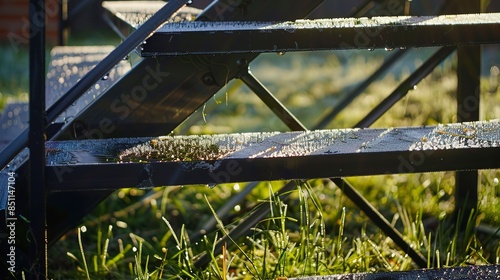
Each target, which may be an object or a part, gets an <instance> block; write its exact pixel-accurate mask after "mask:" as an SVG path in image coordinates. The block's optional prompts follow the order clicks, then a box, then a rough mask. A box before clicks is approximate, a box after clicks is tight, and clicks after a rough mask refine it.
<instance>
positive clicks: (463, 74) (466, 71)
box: [453, 0, 481, 230]
mask: <svg viewBox="0 0 500 280" xmlns="http://www.w3.org/2000/svg"><path fill="white" fill-rule="evenodd" d="M455 3H456V6H455V7H453V9H454V12H457V13H479V12H480V11H481V1H479V0H473V1H455ZM457 59H458V61H457V80H458V85H457V122H467V121H477V120H479V104H480V79H481V46H467V47H459V48H458V50H457ZM455 176H456V178H455V182H456V185H455V213H454V219H455V222H456V223H457V225H458V226H459V227H460V228H461V229H462V230H463V229H465V228H466V226H467V222H468V221H469V218H470V217H471V215H472V214H475V213H474V212H475V211H476V210H477V207H478V193H477V192H478V183H479V174H478V171H477V170H470V171H460V172H457V173H456V175H455Z"/></svg>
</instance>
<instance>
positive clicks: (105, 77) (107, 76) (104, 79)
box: [101, 73, 109, 81]
mask: <svg viewBox="0 0 500 280" xmlns="http://www.w3.org/2000/svg"><path fill="white" fill-rule="evenodd" d="M107 79H109V73H107V74H105V75H104V76H102V78H101V80H103V81H106V80H107Z"/></svg>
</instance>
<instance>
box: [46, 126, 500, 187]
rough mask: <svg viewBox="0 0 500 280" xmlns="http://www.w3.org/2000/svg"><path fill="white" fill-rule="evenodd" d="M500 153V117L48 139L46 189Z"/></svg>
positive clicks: (391, 165)
mask: <svg viewBox="0 0 500 280" xmlns="http://www.w3.org/2000/svg"><path fill="white" fill-rule="evenodd" d="M499 156H500V122H499V121H497V120H495V121H487V122H486V121H481V122H471V123H463V124H448V125H439V126H433V127H413V128H389V129H341V130H321V131H308V132H287V133H277V132H276V133H245V134H227V135H213V136H167V137H158V138H122V139H108V140H84V141H54V142H52V141H51V142H47V182H48V186H47V188H48V190H50V191H70V190H104V189H106V190H112V189H118V188H122V187H139V188H151V187H155V186H168V185H188V184H208V185H214V184H219V183H228V182H245V181H255V180H260V181H265V180H288V179H313V178H327V177H345V176H359V175H378V174H395V173H419V172H433V171H451V170H469V169H490V168H499V167H500V161H499V160H498V158H499ZM62 169H66V172H64V173H61V170H62ZM66 173H67V174H66ZM89 174H92V176H89Z"/></svg>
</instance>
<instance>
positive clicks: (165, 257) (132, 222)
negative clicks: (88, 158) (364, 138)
mask: <svg viewBox="0 0 500 280" xmlns="http://www.w3.org/2000/svg"><path fill="white" fill-rule="evenodd" d="M2 49H3V47H2ZM389 54H390V53H388V52H385V51H373V52H368V51H363V52H362V51H359V52H349V53H347V52H318V53H295V54H292V53H288V54H285V55H281V56H280V55H276V54H266V55H261V56H260V57H259V58H258V59H257V61H255V62H254V63H253V64H252V72H253V73H254V74H255V75H256V76H257V77H258V78H260V79H261V80H262V82H263V83H264V84H265V85H266V86H267V87H268V88H269V89H270V90H271V91H272V92H273V93H275V95H276V97H277V98H278V99H280V100H281V101H282V102H283V103H284V104H285V105H286V106H287V107H288V108H289V109H290V110H291V111H292V112H293V113H294V114H296V116H297V117H298V118H299V119H300V120H301V121H302V122H303V123H304V124H305V125H306V126H307V127H313V126H314V125H315V123H316V122H317V121H319V120H320V119H321V117H322V116H323V115H324V114H325V113H326V112H327V111H328V109H329V108H331V107H332V106H335V104H336V102H338V100H339V98H341V97H342V96H343V94H346V92H347V91H348V90H349V89H350V88H352V87H353V86H355V85H356V84H358V83H359V82H361V81H362V80H363V77H366V76H367V75H369V74H370V73H371V72H373V71H374V70H375V69H376V68H377V67H378V66H379V65H380V64H381V63H382V62H383V59H384V57H386V56H387V55H389ZM430 54H431V50H429V49H420V50H417V51H415V52H411V54H409V55H407V56H406V57H405V59H404V63H402V64H400V65H397V66H396V67H395V69H393V70H392V71H390V73H389V74H387V75H386V76H385V77H384V78H383V79H380V80H378V81H376V82H374V83H373V84H372V85H371V86H370V87H369V88H368V89H367V90H366V91H365V93H364V94H363V95H361V96H360V97H358V98H357V99H356V100H355V101H354V102H353V103H352V104H351V105H349V106H348V107H347V108H346V109H345V110H344V111H343V112H342V113H341V114H339V115H338V116H337V117H336V118H335V119H334V120H333V121H332V122H330V124H329V126H328V127H327V128H344V127H351V126H353V125H354V124H355V123H356V122H357V121H359V120H360V119H361V118H363V116H364V115H365V114H367V113H368V112H369V110H370V108H373V107H374V106H375V105H376V104H378V102H380V101H381V100H382V99H383V98H385V97H386V96H387V95H388V94H389V93H390V92H391V91H392V90H394V89H395V88H396V87H397V85H398V82H400V81H401V80H403V79H404V78H406V77H407V76H408V75H409V74H410V73H411V71H412V70H413V69H414V68H415V67H417V66H418V65H420V64H421V63H422V62H423V61H424V60H425V58H426V57H428V56H429V55H430ZM2 59H3V60H6V61H7V63H8V64H9V65H10V64H12V65H14V66H13V67H12V69H6V67H2V70H1V71H2V72H1V73H2V76H1V77H2V78H1V80H0V85H1V88H0V92H1V94H0V97H1V102H2V103H0V106H3V104H4V103H5V102H10V101H12V100H14V99H26V94H25V92H26V91H27V79H26V78H25V77H26V75H25V73H24V72H23V71H25V70H26V69H27V68H26V67H25V68H23V67H22V66H21V63H27V60H26V54H24V56H23V55H20V56H19V57H18V56H17V54H15V55H4V56H3V57H2ZM455 61H456V58H455V57H454V56H452V57H450V58H449V59H448V60H447V61H446V62H444V63H443V64H442V65H440V66H439V67H438V68H437V69H436V70H435V71H434V72H433V73H432V74H431V75H430V76H429V77H427V78H426V79H424V80H423V81H422V82H421V83H419V84H418V85H416V87H415V88H414V90H412V91H410V92H409V94H408V95H407V96H406V97H405V98H404V99H403V100H401V101H400V102H399V103H398V104H397V105H395V106H394V107H393V108H391V109H390V110H389V111H388V112H387V113H386V114H385V115H384V116H383V117H382V118H381V119H379V120H378V121H377V122H376V123H375V125H374V127H390V126H415V125H434V124H437V123H450V122H454V121H456V105H455V104H456V101H455V92H456V85H457V80H456V76H455V74H454V73H455V72H454V71H455V67H456V65H455V63H456V62H455ZM2 65H5V64H4V63H3V64H2ZM491 66H493V65H491ZM18 68H19V70H18ZM22 69H24V70H22ZM497 71H498V68H491V72H490V71H488V72H485V73H484V75H483V79H482V85H481V107H480V108H481V119H483V120H490V119H497V118H500V106H498V104H499V101H500V95H499V94H498V93H499V87H498V82H499V80H498V73H497ZM19 77H24V79H19ZM246 131H287V129H286V127H285V126H284V125H283V124H282V123H281V122H280V121H279V119H278V118H277V117H275V116H273V114H272V112H271V111H270V110H269V109H267V108H266V107H265V106H264V105H263V104H262V103H261V101H260V100H259V99H258V98H257V97H256V96H255V95H253V94H252V93H251V92H250V90H248V89H247V88H245V87H244V86H242V85H241V83H240V82H238V81H233V82H231V83H230V84H229V85H228V86H227V87H226V88H224V89H223V90H221V92H220V93H218V94H217V95H216V96H215V97H214V98H213V99H211V100H210V101H209V102H208V103H207V105H206V107H205V108H204V109H203V110H199V111H198V112H196V113H195V114H194V115H193V116H192V117H191V118H190V119H189V120H187V121H186V122H185V123H184V124H183V125H181V126H180V127H179V128H177V129H176V131H175V133H177V134H202V133H221V132H224V133H229V132H246ZM499 177H500V172H499V171H498V170H488V171H481V172H480V193H479V197H480V206H479V211H478V212H477V213H476V216H475V217H474V218H475V221H476V222H475V223H472V222H471V223H470V224H469V225H468V228H469V229H470V230H468V231H466V232H465V233H460V232H458V231H457V230H456V227H453V226H451V225H450V224H449V223H448V221H449V219H448V218H449V217H450V215H451V213H452V212H453V209H454V207H455V205H454V196H453V193H454V184H455V176H454V173H453V172H441V173H426V174H412V175H383V176H370V177H352V178H346V179H347V181H348V182H350V183H352V184H353V185H354V186H356V188H357V190H359V191H360V192H361V193H362V194H363V195H364V196H365V197H366V198H367V199H368V200H369V201H370V202H372V204H373V205H374V206H375V207H376V208H378V209H379V210H380V211H381V212H382V213H383V214H384V215H385V217H386V218H387V219H388V220H389V221H391V222H392V224H393V225H394V226H395V227H396V228H397V229H399V230H400V232H401V233H402V234H403V235H404V236H405V238H406V240H407V241H408V242H409V243H410V244H411V245H412V246H413V247H414V248H416V249H417V250H418V251H420V252H421V253H422V254H423V255H424V256H426V257H427V258H428V259H429V266H430V267H449V266H460V265H469V264H473V265H481V264H491V263H497V264H498V263H500V237H499V230H500V186H499V183H498V178H499ZM285 183H286V182H261V183H259V184H258V185H257V186H256V187H254V188H253V189H251V190H250V191H249V192H248V194H247V195H246V196H245V197H244V198H243V199H241V200H239V201H237V202H235V204H234V206H232V207H230V209H228V210H227V211H225V212H223V213H221V212H218V211H220V210H221V209H222V208H223V207H224V205H226V204H227V202H228V201H229V200H231V199H232V198H234V197H236V196H237V195H238V194H240V193H242V192H244V191H245V188H246V187H248V185H249V184H248V183H238V184H224V185H218V186H216V187H215V188H208V187H207V186H171V187H163V188H156V189H153V190H139V189H123V190H120V191H117V192H116V193H114V194H113V195H112V196H111V197H109V198H108V199H107V200H106V201H104V202H103V203H102V204H101V205H100V206H99V207H97V208H96V209H95V211H93V212H92V213H91V214H90V215H88V216H87V217H86V218H85V221H84V222H83V223H82V225H81V226H80V227H79V228H77V229H74V230H72V231H70V232H68V234H67V235H65V236H64V237H63V239H62V240H60V241H59V242H57V243H56V244H55V245H54V246H53V247H51V248H50V250H49V270H50V274H51V275H50V277H51V278H53V279H75V278H76V279H134V278H135V279H171V278H179V277H180V278H196V279H256V278H257V279H276V278H277V277H280V276H281V277H296V276H304V275H328V274H335V273H349V272H375V271H401V270H412V269H416V268H417V267H416V266H415V264H414V263H412V261H411V259H410V258H409V257H408V256H406V255H405V254H404V253H403V252H402V251H401V250H400V249H398V248H397V246H395V245H394V243H393V242H392V241H391V240H390V239H389V238H388V237H387V236H385V235H384V234H383V233H382V232H381V231H380V230H379V229H378V228H377V227H376V226H375V225H374V224H373V223H372V222H370V221H369V220H368V219H367V217H366V216H365V215H364V214H363V213H361V212H360V210H359V209H357V208H356V207H355V206H354V205H353V203H352V202H351V201H349V200H348V199H347V198H346V197H344V196H343V194H342V192H341V191H340V189H339V188H338V187H337V186H335V185H334V184H333V183H332V182H331V181H328V180H321V179H318V180H310V181H307V182H302V181H296V182H292V183H294V184H295V186H296V187H295V190H294V191H293V192H291V193H290V195H289V197H288V198H284V197H282V196H277V195H275V192H276V191H277V190H278V189H279V188H280V187H282V186H283V185H284V184H285ZM262 204H269V205H270V206H271V209H272V211H271V214H270V215H268V216H266V217H265V218H263V219H262V220H261V221H259V222H258V223H257V224H256V225H255V227H253V228H252V230H251V232H250V233H249V234H248V235H246V236H245V237H243V238H241V239H238V240H232V241H229V242H228V243H227V247H225V250H224V252H223V253H222V254H213V253H212V252H213V245H214V243H215V242H216V241H217V240H219V239H220V238H221V237H223V236H224V235H225V234H226V233H227V232H228V231H229V230H230V229H232V228H234V227H235V226H237V225H238V224H239V223H241V222H242V221H243V220H244V219H245V218H246V217H247V216H248V215H249V214H250V213H252V212H253V211H255V210H256V209H258V207H259V206H260V205H262ZM435 221H437V222H435ZM210 225H212V226H210ZM475 226H480V227H481V228H482V229H484V230H480V231H477V232H476V231H474V230H472V229H473V228H474V227H475ZM202 253H207V254H208V256H209V258H210V260H211V261H210V263H209V265H208V266H207V267H206V268H203V269H200V268H198V267H196V266H195V265H194V263H195V262H196V260H197V259H198V258H199V256H200V254H202Z"/></svg>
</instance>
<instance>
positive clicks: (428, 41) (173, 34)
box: [141, 13, 500, 56]
mask: <svg viewBox="0 0 500 280" xmlns="http://www.w3.org/2000/svg"><path fill="white" fill-rule="evenodd" d="M146 42H147V43H146V44H144V45H143V46H142V52H141V53H142V55H143V56H159V55H186V54H229V53H254V52H256V53H264V52H293V51H311V50H332V49H374V48H385V49H388V50H391V49H395V48H412V47H429V46H458V45H470V44H490V43H499V42H500V13H491V14H465V15H446V16H437V17H435V16H433V17H430V16H426V17H409V16H404V17H402V16H400V17H373V18H343V19H319V20H296V21H285V22H275V21H273V22H199V21H195V22H185V23H172V24H167V25H164V26H163V27H161V28H160V29H158V30H157V31H156V32H155V34H153V35H152V36H151V37H150V38H148V39H147V41H146Z"/></svg>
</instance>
